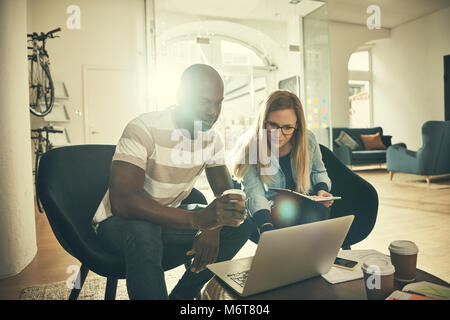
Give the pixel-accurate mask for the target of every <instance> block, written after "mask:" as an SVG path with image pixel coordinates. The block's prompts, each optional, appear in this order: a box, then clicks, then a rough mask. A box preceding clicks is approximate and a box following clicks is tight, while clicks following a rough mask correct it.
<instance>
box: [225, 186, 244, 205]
mask: <svg viewBox="0 0 450 320" xmlns="http://www.w3.org/2000/svg"><path fill="white" fill-rule="evenodd" d="M227 194H240V195H241V196H242V198H244V200H245V192H244V191H242V190H241V189H228V190H225V191H224V192H223V193H222V196H225V195H227ZM230 201H231V202H236V201H238V200H230Z"/></svg>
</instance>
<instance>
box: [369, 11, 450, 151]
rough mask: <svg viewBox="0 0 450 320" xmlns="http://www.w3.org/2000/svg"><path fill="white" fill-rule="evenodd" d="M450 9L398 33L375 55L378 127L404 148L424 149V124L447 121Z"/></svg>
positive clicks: (381, 44)
mask: <svg viewBox="0 0 450 320" xmlns="http://www.w3.org/2000/svg"><path fill="white" fill-rule="evenodd" d="M449 32H450V8H446V9H443V10H440V11H438V12H435V13H433V14H430V15H428V16H425V17H422V18H420V19H417V20H414V21H412V22H409V23H406V24H403V25H401V26H399V27H396V28H394V29H392V33H391V38H390V39H387V40H380V41H378V43H377V44H376V46H375V47H374V48H373V49H372V66H373V104H374V120H375V125H379V126H382V127H383V130H384V132H387V133H388V134H391V135H392V136H393V142H394V143H395V142H404V143H406V145H407V146H408V149H412V150H416V149H418V148H419V147H420V146H421V145H422V134H421V127H422V124H423V123H424V122H425V121H427V120H444V81H443V74H444V71H443V70H444V61H443V56H444V55H448V54H450V34H449Z"/></svg>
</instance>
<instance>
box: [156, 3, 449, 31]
mask: <svg viewBox="0 0 450 320" xmlns="http://www.w3.org/2000/svg"><path fill="white" fill-rule="evenodd" d="M155 2H156V10H157V11H158V10H164V11H172V12H178V13H187V14H192V15H200V16H207V17H211V18H228V19H255V20H270V21H286V19H287V18H289V17H292V16H293V15H306V14H307V13H309V12H310V11H311V10H314V9H315V8H316V7H317V5H316V4H317V3H319V2H327V3H328V19H329V20H333V21H340V22H347V23H356V24H362V25H365V24H366V20H367V18H368V17H369V14H368V13H366V10H367V7H368V6H369V5H373V4H375V5H378V6H379V7H380V9H381V26H382V27H384V28H393V27H396V26H399V25H401V24H403V23H406V22H408V21H411V20H414V19H417V18H420V17H423V16H425V15H428V14H430V13H433V12H435V11H438V10H440V9H443V8H446V7H449V6H450V0H324V1H312V0H302V1H301V2H300V3H299V4H297V5H293V4H290V3H289V0H155Z"/></svg>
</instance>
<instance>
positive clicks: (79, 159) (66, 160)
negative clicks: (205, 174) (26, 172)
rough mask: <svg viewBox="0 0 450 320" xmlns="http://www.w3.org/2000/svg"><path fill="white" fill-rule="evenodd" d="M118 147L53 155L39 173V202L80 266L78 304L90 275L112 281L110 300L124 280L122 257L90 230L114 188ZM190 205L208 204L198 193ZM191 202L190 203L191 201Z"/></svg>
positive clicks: (63, 149)
mask: <svg viewBox="0 0 450 320" xmlns="http://www.w3.org/2000/svg"><path fill="white" fill-rule="evenodd" d="M114 151H115V146H114V145H79V146H67V147H61V148H56V149H52V150H50V151H48V152H47V153H45V154H44V155H43V157H42V158H41V160H40V164H39V170H38V180H37V181H38V182H37V183H38V191H39V198H40V200H41V202H42V205H43V207H44V210H45V213H46V215H47V218H48V221H49V223H50V226H51V228H52V230H53V232H54V234H55V236H56V239H57V240H58V242H59V243H60V244H61V246H62V247H63V248H64V249H65V250H66V251H67V252H68V253H69V254H71V255H72V256H74V257H75V258H77V259H78V260H79V261H80V262H81V268H80V272H79V274H78V277H77V281H76V284H79V286H78V287H74V288H73V289H72V291H71V293H70V296H69V299H70V300H75V299H77V298H78V295H79V293H80V291H81V289H82V287H83V284H84V281H85V279H86V276H87V274H88V272H89V270H92V271H93V272H95V273H97V274H99V275H101V276H104V277H106V278H107V282H106V290H105V300H113V299H115V296H116V290H117V280H118V279H124V278H125V262H124V260H123V258H122V257H120V256H117V255H114V254H111V253H109V252H108V251H105V250H104V249H103V247H102V245H101V244H100V242H99V241H98V239H97V237H96V235H95V232H94V230H93V228H92V226H91V221H92V217H93V216H94V214H95V212H96V210H97V207H98V205H99V204H100V201H101V200H102V198H103V196H104V194H105V192H106V190H107V188H108V184H109V174H110V167H111V160H112V157H113V154H114ZM188 198H189V199H190V200H195V201H203V202H204V204H206V199H205V197H204V196H203V194H202V193H201V192H200V191H198V190H196V189H193V191H192V192H191V194H190V195H189V197H188ZM189 199H186V200H185V201H184V202H185V203H192V202H189V201H190V200H189Z"/></svg>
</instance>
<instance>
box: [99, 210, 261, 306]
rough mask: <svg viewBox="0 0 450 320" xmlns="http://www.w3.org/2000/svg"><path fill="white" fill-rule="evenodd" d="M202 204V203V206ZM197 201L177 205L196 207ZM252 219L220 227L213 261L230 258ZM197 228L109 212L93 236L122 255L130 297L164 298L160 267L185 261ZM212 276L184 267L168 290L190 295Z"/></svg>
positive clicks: (113, 251)
mask: <svg viewBox="0 0 450 320" xmlns="http://www.w3.org/2000/svg"><path fill="white" fill-rule="evenodd" d="M203 207H204V206H203ZM203 207H202V206H201V205H194V206H193V205H187V206H186V205H183V206H180V208H184V209H188V210H199V209H201V208H203ZM251 224H252V221H250V219H246V220H245V221H244V223H242V224H241V225H240V226H239V227H223V228H222V230H221V232H220V244H219V253H218V257H217V260H216V261H217V262H219V261H225V260H230V259H232V258H233V257H234V256H235V255H236V253H237V252H238V251H239V250H240V249H241V247H242V246H243V245H244V244H245V243H246V242H247V240H248V238H249V236H250V232H251V230H252V227H251ZM196 233H197V230H186V229H177V228H170V227H165V226H161V225H157V224H154V223H151V222H149V221H147V220H135V219H127V218H122V217H119V216H112V217H110V218H108V219H106V220H104V221H102V222H101V223H100V224H99V226H98V229H97V236H98V238H99V240H100V241H101V243H102V244H103V246H104V247H105V249H106V250H109V251H111V252H112V253H115V254H118V255H121V256H123V257H124V259H125V265H126V283H127V290H128V296H129V297H130V299H157V300H158V299H159V300H163V299H168V294H167V287H166V283H165V279H164V271H166V270H170V269H172V268H175V267H177V266H179V265H181V264H184V263H186V262H189V261H190V260H191V258H192V256H186V252H187V251H189V250H190V249H191V248H192V243H193V240H194V236H195V235H196ZM212 276H213V273H212V272H211V271H209V270H208V269H206V270H203V271H202V272H200V273H198V274H196V273H193V272H191V271H190V270H189V269H187V270H186V271H185V273H184V274H183V276H182V277H181V279H180V280H179V281H178V283H177V285H176V286H175V288H174V289H173V291H172V292H175V293H176V295H177V296H178V297H181V298H184V299H193V298H194V297H196V296H197V295H198V294H199V293H200V290H201V289H202V287H203V286H204V284H205V283H206V282H208V281H209V280H210V279H211V278H212Z"/></svg>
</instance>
